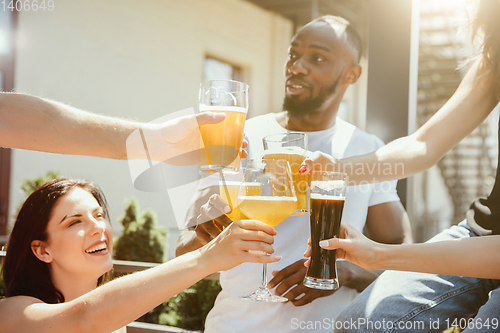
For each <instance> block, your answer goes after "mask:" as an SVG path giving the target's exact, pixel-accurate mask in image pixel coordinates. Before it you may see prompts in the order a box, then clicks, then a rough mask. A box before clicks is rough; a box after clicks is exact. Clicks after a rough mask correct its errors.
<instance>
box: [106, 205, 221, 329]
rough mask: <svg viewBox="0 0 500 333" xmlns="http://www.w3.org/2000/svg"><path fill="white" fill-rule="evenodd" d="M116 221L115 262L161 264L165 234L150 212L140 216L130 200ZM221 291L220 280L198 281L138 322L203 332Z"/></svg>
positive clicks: (164, 246) (137, 208)
mask: <svg viewBox="0 0 500 333" xmlns="http://www.w3.org/2000/svg"><path fill="white" fill-rule="evenodd" d="M119 222H120V223H121V224H122V225H123V233H122V235H121V236H120V237H118V238H117V239H116V240H115V242H114V245H113V247H114V250H113V251H114V257H115V259H119V260H132V261H143V262H154V263H161V262H163V261H164V257H165V254H164V249H165V248H166V242H165V239H166V235H167V233H166V231H165V230H164V229H163V228H160V227H158V226H157V223H156V217H155V215H154V214H153V213H152V212H151V211H146V212H144V213H142V214H140V213H139V207H138V205H137V202H136V200H134V199H131V200H129V201H128V202H127V207H126V209H125V214H124V216H123V217H122V218H121V219H120V220H119ZM166 283H168V282H167V281H166ZM220 290H221V287H220V284H219V281H212V280H202V281H199V282H198V283H196V284H194V285H193V286H191V287H189V288H187V289H186V290H184V291H183V292H181V293H179V294H177V295H175V296H174V297H172V298H170V299H169V300H167V301H165V302H164V303H163V304H161V305H159V306H157V307H156V308H154V309H153V310H151V311H149V312H148V313H146V314H145V315H143V316H142V317H141V318H139V319H138V321H142V322H147V323H154V324H162V325H169V326H176V327H180V328H183V329H189V330H203V329H204V325H205V318H206V316H207V314H208V312H209V311H210V309H211V308H212V307H213V304H214V302H215V298H216V297H217V294H218V293H219V292H220Z"/></svg>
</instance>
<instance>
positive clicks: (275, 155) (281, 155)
mask: <svg viewBox="0 0 500 333" xmlns="http://www.w3.org/2000/svg"><path fill="white" fill-rule="evenodd" d="M264 158H266V159H274V160H285V161H287V162H288V163H289V164H290V170H291V171H292V179H293V185H294V187H295V194H296V195H297V210H298V211H300V212H302V213H305V212H307V174H301V173H300V172H299V166H300V164H302V162H304V160H305V159H306V157H305V156H304V155H301V154H300V153H294V152H293V150H290V152H287V150H286V149H285V148H284V149H283V151H282V152H269V153H268V152H266V153H265V155H264ZM294 215H298V213H297V214H294Z"/></svg>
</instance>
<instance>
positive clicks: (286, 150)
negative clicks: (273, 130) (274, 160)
mask: <svg viewBox="0 0 500 333" xmlns="http://www.w3.org/2000/svg"><path fill="white" fill-rule="evenodd" d="M270 154H276V155H284V154H289V155H300V156H305V149H304V148H302V147H298V146H286V147H279V148H271V149H266V150H265V151H264V158H266V155H270Z"/></svg>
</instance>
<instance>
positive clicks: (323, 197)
mask: <svg viewBox="0 0 500 333" xmlns="http://www.w3.org/2000/svg"><path fill="white" fill-rule="evenodd" d="M311 199H320V200H338V201H340V200H342V201H345V197H344V196H340V195H323V194H320V193H311Z"/></svg>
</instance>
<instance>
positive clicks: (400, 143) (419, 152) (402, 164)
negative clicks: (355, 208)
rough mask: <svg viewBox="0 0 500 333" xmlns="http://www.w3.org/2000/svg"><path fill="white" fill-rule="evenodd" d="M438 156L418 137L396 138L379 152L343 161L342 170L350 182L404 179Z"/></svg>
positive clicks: (423, 168)
mask: <svg viewBox="0 0 500 333" xmlns="http://www.w3.org/2000/svg"><path fill="white" fill-rule="evenodd" d="M436 162H437V159H436V158H434V157H433V156H431V155H429V154H428V152H427V148H426V146H425V144H424V143H422V142H419V141H418V140H417V139H416V137H415V136H407V137H403V138H399V139H397V140H394V141H392V142H391V143H389V144H387V145H386V146H383V147H381V148H380V149H378V150H377V151H375V152H372V153H369V154H365V155H359V156H353V157H349V158H345V159H342V160H339V162H338V163H339V166H338V170H339V171H342V172H346V173H347V174H348V175H349V181H350V182H354V183H356V184H359V183H362V182H382V181H390V180H396V179H402V178H406V177H409V176H411V175H414V174H417V173H419V172H422V171H424V170H426V169H428V168H430V167H431V166H432V165H434V163H436Z"/></svg>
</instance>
